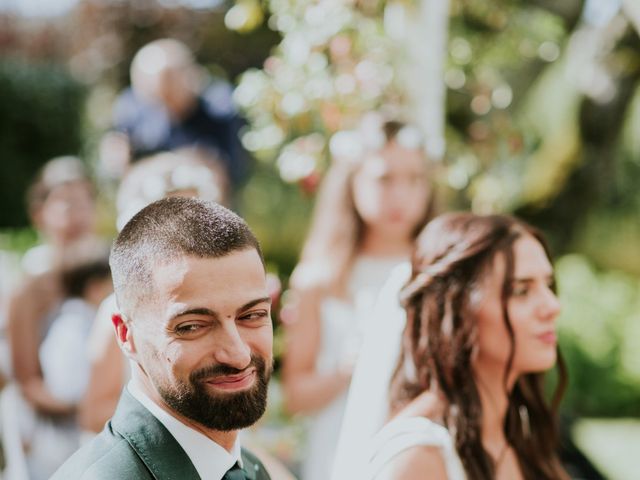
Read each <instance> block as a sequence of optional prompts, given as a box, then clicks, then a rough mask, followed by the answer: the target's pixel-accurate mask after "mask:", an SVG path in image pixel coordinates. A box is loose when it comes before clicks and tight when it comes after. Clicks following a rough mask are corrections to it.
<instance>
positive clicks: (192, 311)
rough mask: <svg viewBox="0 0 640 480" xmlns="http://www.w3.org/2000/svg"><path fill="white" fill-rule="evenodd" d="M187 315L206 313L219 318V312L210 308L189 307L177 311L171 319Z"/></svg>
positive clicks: (208, 315)
mask: <svg viewBox="0 0 640 480" xmlns="http://www.w3.org/2000/svg"><path fill="white" fill-rule="evenodd" d="M185 315H204V316H207V317H215V318H218V314H217V313H216V312H214V311H213V310H211V309H209V308H204V307H199V308H189V309H187V310H182V311H179V312H178V313H176V314H175V315H173V316H172V317H171V320H175V319H176V318H180V317H184V316H185Z"/></svg>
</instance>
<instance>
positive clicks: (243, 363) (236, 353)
mask: <svg viewBox="0 0 640 480" xmlns="http://www.w3.org/2000/svg"><path fill="white" fill-rule="evenodd" d="M223 323H224V324H223V327H222V328H221V329H220V330H218V331H217V332H216V335H218V339H217V342H216V350H215V352H214V356H215V359H216V361H217V362H218V363H221V364H224V365H228V366H230V367H233V368H236V369H238V370H243V369H245V368H247V367H248V366H249V364H250V363H251V349H250V348H249V346H248V345H247V344H246V342H245V341H244V340H243V338H242V336H241V335H240V332H239V331H238V327H237V326H236V324H235V321H228V322H223Z"/></svg>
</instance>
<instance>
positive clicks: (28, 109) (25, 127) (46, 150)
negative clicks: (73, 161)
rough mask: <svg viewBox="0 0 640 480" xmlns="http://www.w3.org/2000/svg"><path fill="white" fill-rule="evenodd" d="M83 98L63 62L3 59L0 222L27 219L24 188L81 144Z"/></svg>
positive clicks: (7, 223)
mask: <svg viewBox="0 0 640 480" xmlns="http://www.w3.org/2000/svg"><path fill="white" fill-rule="evenodd" d="M83 99H84V88H83V87H81V86H80V85H79V84H78V83H76V82H75V81H74V80H72V79H71V77H70V76H69V75H68V74H67V73H66V72H64V71H63V70H62V69H60V68H59V67H56V66H53V65H48V64H40V65H36V64H29V63H25V62H21V61H18V60H7V59H4V60H0V158H2V162H0V204H2V209H0V227H18V226H24V225H27V224H28V217H27V213H26V211H25V208H24V200H23V199H24V192H25V190H26V188H27V186H28V184H29V182H30V181H31V180H32V178H33V176H34V174H35V173H36V171H37V170H38V168H39V167H40V166H41V165H42V164H43V163H44V162H46V161H47V160H48V159H49V158H51V157H54V156H57V155H65V154H76V153H77V152H78V151H79V150H80V147H81V138H80V135H81V131H80V129H81V128H80V127H81V117H82V105H83Z"/></svg>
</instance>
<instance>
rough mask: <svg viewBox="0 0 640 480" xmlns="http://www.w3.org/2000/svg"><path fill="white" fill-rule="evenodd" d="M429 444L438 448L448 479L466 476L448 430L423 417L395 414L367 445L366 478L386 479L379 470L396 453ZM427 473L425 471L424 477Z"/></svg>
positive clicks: (426, 476)
mask: <svg viewBox="0 0 640 480" xmlns="http://www.w3.org/2000/svg"><path fill="white" fill-rule="evenodd" d="M419 446H428V447H437V448H439V449H440V452H441V455H442V459H443V461H444V465H445V468H446V471H447V477H448V480H466V474H465V472H464V468H463V466H462V462H461V461H460V457H459V456H458V452H457V451H456V448H455V445H454V443H453V438H452V437H451V435H450V434H449V431H448V430H447V429H446V428H445V427H443V426H442V425H440V424H438V423H435V422H433V421H431V420H429V419H427V418H424V417H402V418H396V419H394V420H392V421H390V422H389V423H388V424H387V425H385V426H384V427H383V428H382V429H381V430H380V431H379V432H378V433H377V434H376V435H375V437H374V438H373V440H372V442H371V448H370V456H369V466H368V474H367V475H366V478H367V479H370V480H387V479H388V477H387V475H385V474H384V473H382V471H383V469H384V467H385V465H387V464H388V463H389V461H391V460H392V459H393V458H394V457H395V456H396V455H398V454H399V453H401V452H404V451H405V450H407V449H409V448H412V447H419ZM426 478H429V475H428V474H427V473H425V479H426Z"/></svg>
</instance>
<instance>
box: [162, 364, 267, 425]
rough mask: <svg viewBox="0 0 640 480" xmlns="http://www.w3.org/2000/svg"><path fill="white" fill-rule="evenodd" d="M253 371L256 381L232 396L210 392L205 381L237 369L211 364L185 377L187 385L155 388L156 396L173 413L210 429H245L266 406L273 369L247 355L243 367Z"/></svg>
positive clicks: (259, 415)
mask: <svg viewBox="0 0 640 480" xmlns="http://www.w3.org/2000/svg"><path fill="white" fill-rule="evenodd" d="M251 367H253V368H255V370H256V380H255V382H254V384H253V385H252V386H251V388H249V389H247V390H244V391H241V392H233V393H211V392H210V391H208V390H207V387H206V385H205V381H206V380H208V379H211V378H212V377H216V376H220V375H235V374H238V373H241V372H243V371H245V370H246V369H244V370H238V369H236V368H233V367H230V366H228V365H212V366H209V367H204V368H201V369H199V370H196V371H194V372H192V373H191V375H189V381H188V383H184V382H180V383H179V384H177V385H175V386H171V387H170V388H167V387H166V385H158V393H159V394H160V396H161V397H162V399H163V400H164V401H165V403H166V404H167V405H168V406H170V407H171V408H172V409H173V410H175V411H176V412H178V413H179V414H181V415H183V416H185V417H187V418H189V419H191V420H193V421H195V422H197V423H199V424H201V425H203V426H205V427H207V428H211V429H213V430H218V431H223V432H228V431H232V430H239V429H242V428H246V427H249V426H251V425H253V424H254V423H255V422H257V421H258V419H260V417H262V415H263V414H264V411H265V409H266V407H267V390H268V386H269V378H270V377H271V372H272V370H273V362H272V361H270V362H269V365H267V362H266V361H265V359H264V358H262V357H259V356H257V355H252V356H251V363H250V364H249V367H247V368H251Z"/></svg>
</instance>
